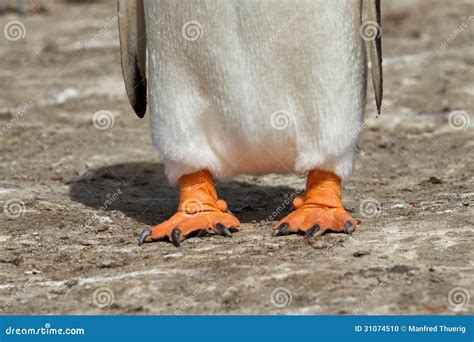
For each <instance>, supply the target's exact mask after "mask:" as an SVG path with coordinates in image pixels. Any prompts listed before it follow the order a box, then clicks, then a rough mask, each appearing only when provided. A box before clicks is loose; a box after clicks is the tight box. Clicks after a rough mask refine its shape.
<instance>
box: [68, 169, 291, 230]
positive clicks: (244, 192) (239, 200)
mask: <svg viewBox="0 0 474 342" xmlns="http://www.w3.org/2000/svg"><path fill="white" fill-rule="evenodd" d="M217 189H218V193H219V196H220V198H222V199H225V200H226V202H227V204H228V206H229V208H230V210H231V211H232V212H233V213H234V214H236V215H237V216H238V217H239V219H240V221H241V222H242V223H252V222H255V221H257V222H258V221H262V220H267V219H269V218H270V220H277V219H279V218H281V217H283V216H284V215H286V214H287V213H288V209H290V207H291V205H285V204H286V203H288V202H289V199H291V198H292V196H294V195H295V194H296V193H297V190H295V189H294V188H291V187H287V186H259V185H255V184H250V183H246V182H240V181H233V182H226V183H218V184H217ZM70 197H71V199H72V200H74V201H76V202H80V203H83V204H85V205H87V206H89V207H92V208H95V209H98V210H101V211H104V212H105V211H111V210H118V211H120V212H122V213H123V214H125V215H127V216H129V217H131V218H133V219H135V220H137V221H139V222H142V223H145V224H148V225H155V224H157V223H159V222H161V221H163V220H166V219H167V218H169V217H170V216H171V215H172V214H173V213H174V212H175V210H176V207H177V205H178V189H177V187H173V186H171V185H170V184H169V182H168V180H167V178H166V176H165V173H164V167H163V165H162V164H158V163H127V164H117V165H110V166H105V167H101V168H99V169H96V170H92V171H90V172H89V173H87V174H86V175H83V176H81V177H79V178H77V179H74V180H73V181H72V182H71V183H70Z"/></svg>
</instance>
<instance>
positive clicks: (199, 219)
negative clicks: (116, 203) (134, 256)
mask: <svg viewBox="0 0 474 342" xmlns="http://www.w3.org/2000/svg"><path fill="white" fill-rule="evenodd" d="M179 185H180V205H179V208H178V212H177V213H176V214H174V215H173V216H171V218H169V219H168V220H166V221H164V222H162V223H160V224H158V225H157V226H155V227H154V228H152V229H151V230H150V229H146V230H144V231H143V232H142V233H141V234H140V237H139V239H138V244H139V245H142V244H143V243H144V242H152V241H158V240H165V239H168V240H169V241H171V242H172V243H173V244H174V245H175V246H177V247H178V246H179V245H180V244H181V241H182V240H184V239H186V238H188V237H191V236H194V235H196V234H198V233H199V234H201V233H209V234H219V235H222V236H225V237H231V236H232V234H231V229H234V228H236V227H238V226H239V225H240V222H239V220H238V219H237V218H236V217H235V216H234V215H232V214H231V213H230V212H229V211H228V210H227V204H226V203H225V202H224V201H223V200H220V199H218V198H217V193H216V190H215V188H214V184H213V182H212V177H211V175H210V173H209V172H208V171H199V172H196V173H193V174H189V175H185V176H183V177H181V178H180V180H179Z"/></svg>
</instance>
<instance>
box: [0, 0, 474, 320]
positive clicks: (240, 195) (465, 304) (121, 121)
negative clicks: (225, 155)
mask: <svg viewBox="0 0 474 342" xmlns="http://www.w3.org/2000/svg"><path fill="white" fill-rule="evenodd" d="M384 4H385V8H384V31H383V33H384V57H385V94H386V96H385V105H384V113H383V115H382V116H381V117H380V118H379V119H376V120H375V119H373V117H372V114H371V113H373V111H374V104H373V95H372V92H371V90H369V95H368V104H367V118H368V120H367V128H366V130H365V133H364V137H363V140H362V142H361V145H360V150H361V152H360V156H359V160H358V163H357V167H356V170H355V173H354V176H353V178H352V180H351V181H350V182H348V183H347V184H346V185H345V187H344V196H345V203H346V207H347V208H348V210H349V211H350V213H351V214H353V215H354V216H355V217H357V218H360V219H361V220H362V225H361V226H360V229H359V230H358V231H356V233H354V235H353V236H345V235H326V236H323V237H320V238H317V239H313V240H310V241H304V240H303V239H302V238H301V237H300V236H289V237H282V238H271V237H270V233H271V227H272V225H273V223H274V221H275V220H276V219H278V218H280V217H282V216H283V215H285V214H286V213H287V212H288V211H289V210H290V209H291V208H290V206H289V205H288V202H289V201H288V200H287V198H288V197H291V196H293V195H294V193H295V192H297V191H300V190H302V189H303V187H304V179H303V178H301V177H297V176H293V175H288V176H278V175H268V176H266V177H260V178H257V177H249V176H242V177H239V178H238V179H235V180H234V181H232V182H229V183H225V184H219V190H220V194H221V196H222V197H223V198H225V199H226V200H227V201H228V203H229V205H230V208H231V209H232V210H233V211H234V212H235V213H236V214H237V215H238V216H239V218H240V219H241V222H242V226H241V229H240V231H239V232H237V233H236V234H234V237H233V238H232V239H226V238H223V237H220V236H212V237H203V238H193V239H190V240H187V241H186V242H184V243H183V244H182V247H181V248H175V247H174V246H172V245H171V244H169V243H164V242H163V243H154V244H146V245H144V246H142V247H138V246H137V236H138V234H139V233H140V232H141V231H142V230H143V229H145V228H147V227H149V226H151V225H154V224H156V223H158V222H160V221H162V220H164V219H166V218H167V217H169V216H170V215H171V214H172V213H173V210H174V209H175V207H176V204H177V191H176V189H175V188H172V187H170V186H169V185H168V183H167V181H166V179H165V177H164V175H163V169H162V165H161V164H160V159H159V156H157V153H156V152H155V150H154V149H153V147H152V145H151V140H150V135H149V123H148V120H146V119H144V120H140V119H138V118H136V117H135V116H134V115H133V114H132V111H131V109H130V106H129V104H128V101H127V99H126V96H125V92H124V87H123V83H122V78H121V72H120V65H119V56H118V41H117V38H118V34H117V30H116V23H115V20H114V18H113V16H114V15H115V6H114V4H113V3H112V1H107V2H105V3H93V4H88V5H83V4H80V3H75V4H73V5H68V6H65V5H60V4H59V5H57V6H55V7H54V10H53V11H52V12H50V13H49V14H44V15H43V14H36V15H29V16H17V15H16V14H14V13H8V14H5V15H3V16H1V17H0V27H1V28H4V27H5V26H6V25H7V24H8V23H10V22H12V21H14V20H19V21H20V22H21V24H22V25H23V26H24V33H25V35H24V37H23V38H22V39H18V40H16V38H15V37H13V38H14V39H10V40H8V39H4V38H5V34H4V36H1V37H0V105H1V107H0V129H1V132H0V204H1V206H2V207H3V209H4V210H3V214H1V212H0V310H2V312H3V313H6V314H31V313H35V314H176V313H190V314H209V313H225V314H245V313H247V314H351V313H355V312H357V313H361V314H466V313H471V314H472V312H473V300H471V301H470V302H469V298H468V297H469V294H472V293H473V290H474V289H473V287H472V286H473V284H474V272H473V271H474V268H473V262H474V258H473V256H474V255H473V254H474V253H473V248H472V246H473V237H474V231H473V226H474V219H473V216H474V215H473V205H474V203H473V198H474V177H473V170H474V158H473V151H474V139H473V138H474V130H473V127H474V123H473V110H474V101H473V96H474V85H473V80H474V49H472V46H473V45H472V44H473V41H474V30H473V27H474V17H470V16H472V15H474V13H473V12H474V11H473V8H474V2H473V1H472V0H468V1H457V2H456V4H453V3H452V2H451V3H450V2H448V1H421V0H418V1H408V0H403V1H402V0H398V1H384ZM463 23H464V24H465V25H464V26H463ZM460 28H462V30H460ZM20 29H21V27H20ZM2 32H3V30H2ZM449 37H451V38H449ZM10 38H12V37H10ZM20 38H21V37H20ZM448 38H449V41H448V40H447V39H448ZM101 110H102V111H107V112H106V115H110V114H111V115H112V116H113V125H112V124H111V123H110V124H109V123H107V122H105V125H106V126H110V127H108V128H107V129H104V130H100V129H97V128H95V127H94V125H93V117H94V114H95V113H97V112H98V111H101ZM453 111H454V114H451V113H453ZM101 113H104V112H101ZM450 114H451V116H450ZM463 120H464V121H463ZM457 288H459V289H457ZM452 289H454V290H453V291H451V290H452ZM450 291H451V296H449V295H448V294H449V293H450ZM455 293H457V294H458V296H456V295H455ZM456 298H457V299H456ZM456 304H459V305H456Z"/></svg>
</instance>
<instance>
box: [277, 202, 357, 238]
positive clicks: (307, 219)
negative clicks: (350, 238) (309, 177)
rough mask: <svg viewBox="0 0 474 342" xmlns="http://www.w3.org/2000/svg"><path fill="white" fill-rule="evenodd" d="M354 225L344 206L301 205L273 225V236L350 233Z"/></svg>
mask: <svg viewBox="0 0 474 342" xmlns="http://www.w3.org/2000/svg"><path fill="white" fill-rule="evenodd" d="M356 226H357V221H356V220H355V219H353V218H352V217H351V216H350V215H349V214H348V213H347V212H346V210H345V209H344V208H328V207H322V206H321V207H316V206H304V205H303V206H302V207H300V208H299V209H297V210H295V211H293V212H292V213H290V214H289V215H288V216H286V217H285V218H283V219H282V220H281V221H280V222H278V223H277V224H276V225H275V228H274V232H273V236H282V235H288V234H292V233H301V234H304V237H305V239H309V238H311V237H313V236H319V235H323V234H325V233H327V232H337V233H346V234H352V232H353V231H354V230H355V228H356Z"/></svg>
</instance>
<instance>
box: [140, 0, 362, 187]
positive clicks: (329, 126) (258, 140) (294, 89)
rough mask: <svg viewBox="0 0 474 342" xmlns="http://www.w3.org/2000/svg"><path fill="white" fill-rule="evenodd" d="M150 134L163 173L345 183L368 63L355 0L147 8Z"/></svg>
mask: <svg viewBox="0 0 474 342" xmlns="http://www.w3.org/2000/svg"><path fill="white" fill-rule="evenodd" d="M145 16H146V35H147V45H148V68H149V69H148V99H149V113H150V115H151V121H152V136H153V142H154V145H155V146H156V148H157V149H158V150H159V151H160V152H161V154H162V155H163V157H164V164H165V168H166V171H167V175H168V177H169V179H170V180H171V181H172V182H175V181H176V180H177V179H178V178H179V177H180V176H181V175H183V174H186V173H191V172H194V171H198V170H201V169H209V170H210V171H211V172H212V173H213V174H214V175H215V176H216V177H217V178H219V179H228V178H231V177H233V176H235V175H237V174H241V173H246V174H267V173H289V172H297V173H305V172H307V171H309V170H312V169H316V168H317V169H321V170H326V171H332V172H334V173H335V174H337V175H338V176H340V177H341V178H342V179H347V178H348V177H349V175H350V174H351V170H352V167H353V164H354V159H355V153H356V146H357V142H358V139H359V132H360V127H361V122H362V117H363V110H364V104H365V89H366V58H365V49H364V44H363V40H362V39H361V38H360V37H359V27H360V25H361V2H360V1H353V0H338V1H326V0H298V1H295V0H278V1H254V0H239V1H230V0H225V1H222V0H219V1H216V0H205V1H184V0H178V1H176V0H173V1H171V0H166V1H164V0H163V1H145Z"/></svg>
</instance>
